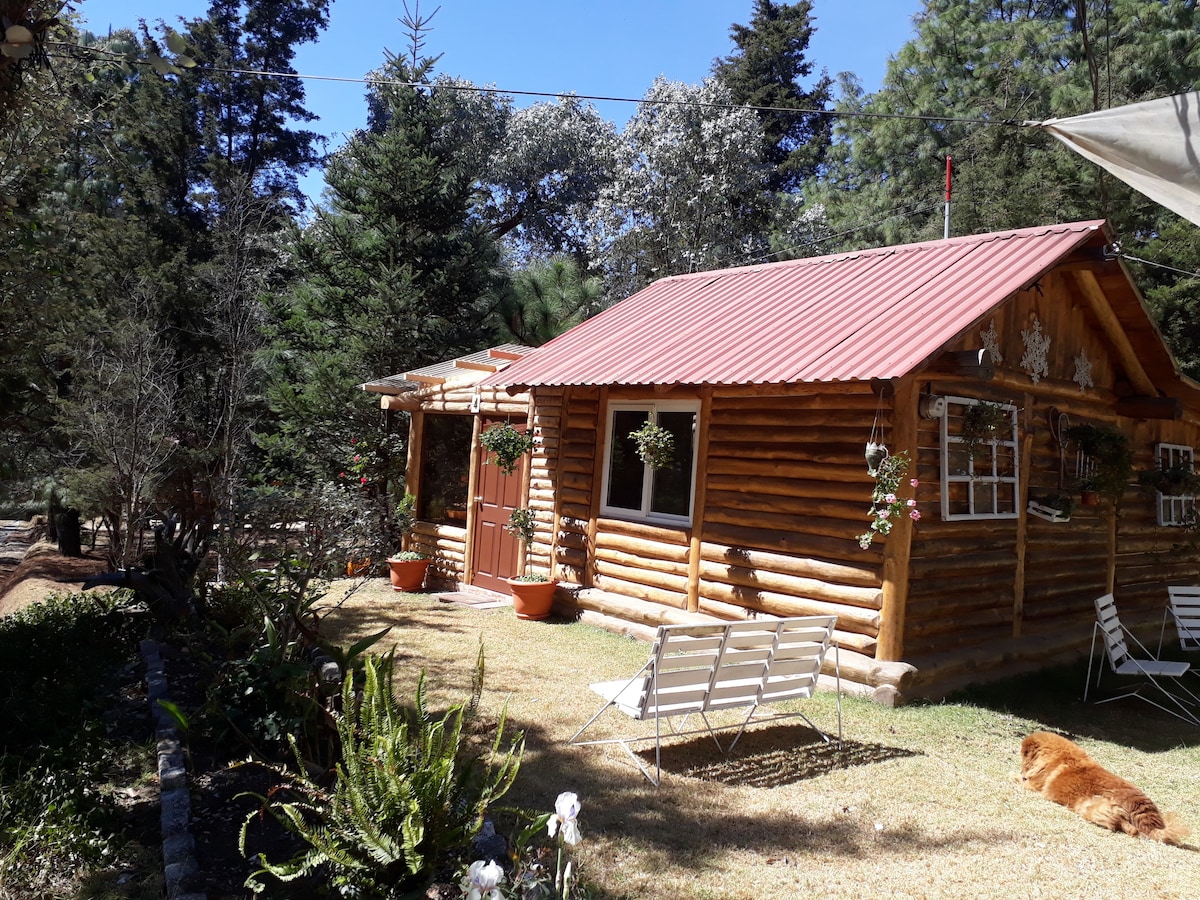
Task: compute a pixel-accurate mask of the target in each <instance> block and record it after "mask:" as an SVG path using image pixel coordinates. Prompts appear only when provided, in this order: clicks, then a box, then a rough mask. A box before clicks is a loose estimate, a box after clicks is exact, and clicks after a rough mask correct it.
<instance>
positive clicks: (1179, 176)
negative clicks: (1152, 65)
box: [1027, 91, 1200, 225]
mask: <svg viewBox="0 0 1200 900" xmlns="http://www.w3.org/2000/svg"><path fill="white" fill-rule="evenodd" d="M1027 124H1029V125H1032V126H1034V127H1036V128H1044V129H1045V130H1046V131H1049V132H1050V133H1051V134H1052V135H1054V136H1055V137H1056V138H1058V139H1059V140H1060V141H1062V142H1063V143H1064V144H1066V145H1067V146H1068V147H1070V148H1071V149H1072V150H1074V151H1075V152H1076V153H1079V154H1081V155H1083V156H1086V157H1087V158H1088V159H1090V160H1091V161H1092V162H1094V163H1096V164H1097V165H1099V166H1102V167H1103V168H1105V169H1107V170H1108V171H1109V172H1111V173H1112V174H1113V175H1115V176H1116V177H1117V178H1119V179H1121V180H1122V181H1123V182H1125V183H1126V184H1128V185H1130V186H1131V187H1133V188H1135V189H1136V190H1138V191H1141V192H1142V193H1143V194H1145V195H1146V196H1147V197H1149V198H1150V199H1152V200H1154V201H1156V202H1158V203H1161V204H1162V205H1163V206H1165V207H1166V208H1167V209H1169V210H1171V211H1172V212H1176V213H1178V214H1179V215H1181V216H1183V217H1184V218H1186V219H1189V220H1190V221H1192V222H1195V223H1196V224H1197V225H1200V91H1193V92H1191V93H1189V94H1177V95H1176V96H1174V97H1164V98H1162V99H1161V100H1147V101H1146V102H1144V103H1134V104H1131V105H1130V106H1119V107H1117V108H1116V109H1104V110H1100V111H1099V112H1092V113H1086V114H1085V115H1082V116H1072V117H1070V118H1069V119H1048V120H1047V121H1045V122H1029V123H1027Z"/></svg>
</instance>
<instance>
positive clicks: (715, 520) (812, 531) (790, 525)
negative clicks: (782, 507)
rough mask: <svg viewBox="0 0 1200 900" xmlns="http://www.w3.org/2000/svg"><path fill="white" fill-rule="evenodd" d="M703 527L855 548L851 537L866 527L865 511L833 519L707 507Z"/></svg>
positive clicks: (856, 544) (855, 543) (856, 545)
mask: <svg viewBox="0 0 1200 900" xmlns="http://www.w3.org/2000/svg"><path fill="white" fill-rule="evenodd" d="M704 524H705V528H706V529H707V528H708V526H709V525H712V524H720V525H742V526H745V527H747V528H757V529H761V530H764V531H780V532H784V533H789V534H791V533H794V534H804V535H815V536H817V537H824V538H835V539H837V538H840V539H842V540H845V541H848V542H849V543H850V544H852V545H853V546H854V547H855V548H857V547H858V542H857V541H856V540H854V536H855V535H856V534H858V533H859V532H862V531H865V530H866V528H867V525H868V522H867V516H866V509H865V507H864V508H862V509H859V510H858V515H857V516H855V517H854V518H849V517H848V518H844V519H835V518H830V517H828V516H788V515H784V514H782V513H771V512H761V511H760V512H757V513H755V514H753V515H750V514H749V513H738V512H737V511H736V510H727V509H722V508H720V507H709V508H707V509H705V511H704Z"/></svg>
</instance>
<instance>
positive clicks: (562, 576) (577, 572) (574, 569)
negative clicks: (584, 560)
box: [556, 561, 586, 584]
mask: <svg viewBox="0 0 1200 900" xmlns="http://www.w3.org/2000/svg"><path fill="white" fill-rule="evenodd" d="M556 571H557V572H558V578H559V581H569V582H572V583H574V584H583V581H584V575H585V574H586V570H585V569H584V568H583V567H582V566H573V565H567V564H565V563H563V562H561V561H560V562H559V563H558V566H557V567H556Z"/></svg>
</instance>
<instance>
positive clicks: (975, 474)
mask: <svg viewBox="0 0 1200 900" xmlns="http://www.w3.org/2000/svg"><path fill="white" fill-rule="evenodd" d="M983 402H989V403H990V402H992V401H983V400H979V399H977V398H974V397H953V396H950V397H946V407H945V409H944V410H943V411H942V417H941V482H942V484H941V487H942V519H943V520H945V521H965V520H984V519H1015V518H1017V517H1018V516H1019V515H1020V510H1019V509H1018V508H1017V507H1018V500H1019V490H1018V489H1019V487H1020V484H1021V455H1020V452H1019V447H1020V441H1019V438H1018V432H1017V407H1016V405H1014V404H1012V403H997V404H996V405H997V406H999V407H1001V408H1002V409H1004V410H1007V411H1008V413H1009V419H1010V421H1011V423H1012V429H1011V431H1010V433H1009V435H1008V437H1001V438H997V439H996V440H995V441H993V442H992V443H991V444H990V446H991V447H992V454H991V463H990V465H985V466H981V467H980V468H982V469H984V471H978V470H977V467H976V463H975V461H974V460H970V461H968V464H967V469H968V470H967V472H966V473H962V474H951V472H950V454H951V451H952V448H953V447H954V445H956V444H961V443H962V438H960V437H959V436H958V435H956V434H950V419H951V413H953V414H954V416H955V417H958V416H961V415H962V410H963V409H964V408H965V407H968V406H977V405H978V404H980V403H983ZM1001 447H1007V448H1009V449H1010V450H1011V452H1012V461H1013V466H1012V474H1011V475H1000V474H999V473H998V472H997V471H996V459H997V456H998V451H999V449H1000V448H1001ZM957 484H965V485H966V486H967V505H968V508H969V511H968V512H965V513H964V512H957V513H951V512H950V489H951V486H953V485H957ZM1002 486H1008V487H1009V489H1010V492H1011V495H1012V498H1013V499H1012V509H1011V510H1004V511H999V508H1000V489H1001V487H1002ZM981 487H982V488H984V489H987V488H989V487H990V491H991V498H992V502H991V509H988V510H984V511H980V512H976V511H975V501H976V491H977V490H979V489H980V488H981Z"/></svg>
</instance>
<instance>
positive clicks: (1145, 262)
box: [1118, 253, 1200, 278]
mask: <svg viewBox="0 0 1200 900" xmlns="http://www.w3.org/2000/svg"><path fill="white" fill-rule="evenodd" d="M1118 255H1119V256H1120V257H1121V259H1127V260H1129V261H1130V262H1135V263H1141V264H1142V265H1143V266H1154V267H1155V268H1156V269H1166V270H1167V271H1168V272H1175V273H1176V274H1179V275H1187V276H1188V277H1189V278H1200V272H1189V271H1187V269H1177V268H1175V267H1174V266H1168V265H1167V264H1166V263H1160V262H1153V261H1151V260H1149V259H1142V258H1141V257H1139V256H1131V255H1130V254H1128V253H1120V254H1118Z"/></svg>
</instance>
